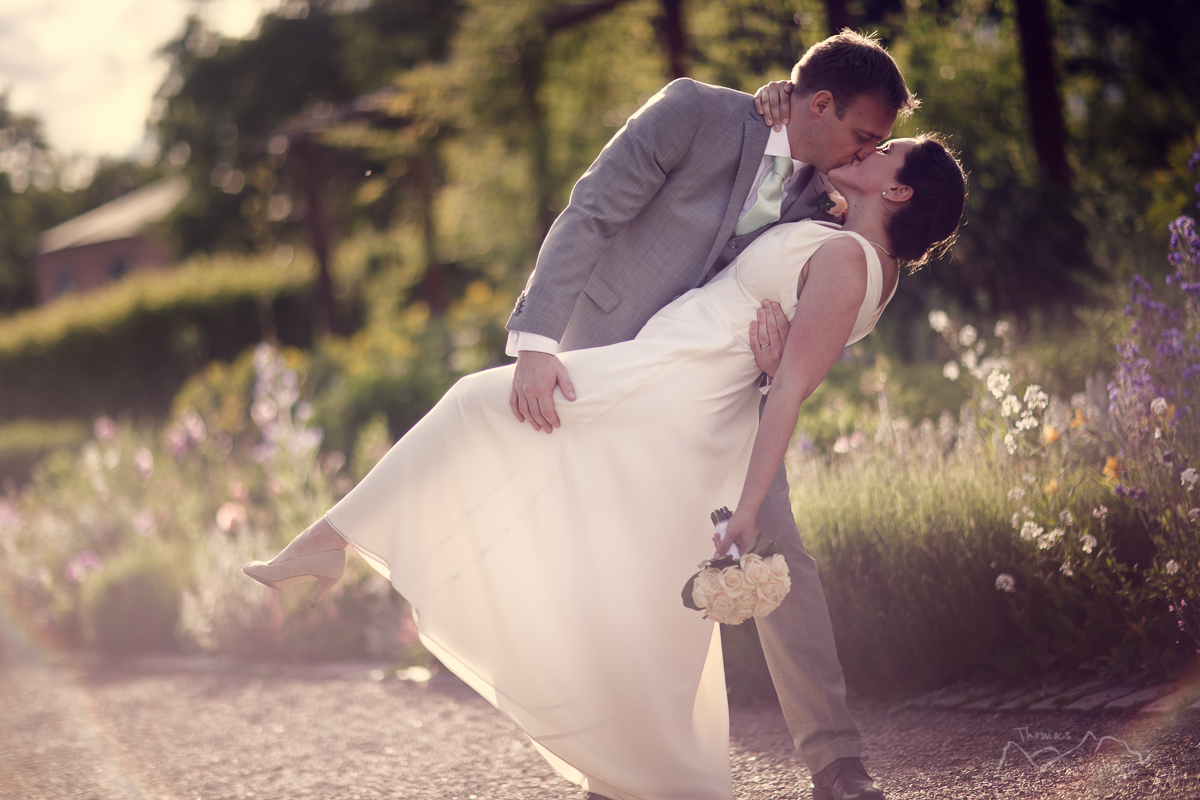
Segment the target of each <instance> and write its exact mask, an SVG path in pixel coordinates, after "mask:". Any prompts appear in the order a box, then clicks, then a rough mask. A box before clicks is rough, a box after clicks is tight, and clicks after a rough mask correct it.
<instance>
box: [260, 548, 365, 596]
mask: <svg viewBox="0 0 1200 800" xmlns="http://www.w3.org/2000/svg"><path fill="white" fill-rule="evenodd" d="M345 569H346V551H345V550H326V551H325V552H323V553H310V554H308V555H304V556H297V557H296V558H290V559H288V560H287V561H284V562H282V563H280V564H276V563H275V562H274V561H271V562H270V563H267V562H265V561H251V562H250V563H249V564H247V565H246V566H244V567H242V572H244V573H246V574H247V575H249V576H250V577H251V578H254V580H256V581H258V582H259V583H262V584H266V585H267V586H270V587H271V588H272V589H279V590H280V591H282V590H283V589H286V588H288V587H289V586H292V585H293V584H297V583H300V582H302V581H307V580H313V579H315V580H316V581H317V592H316V594H314V595H313V600H312V605H311V606H309V607H310V608H312V607H315V606H316V605H317V603H319V602H321V598H322V597H324V596H325V593H326V592H328V591H329V590H330V588H331V587H332V586H333V585H334V584H335V583H337V582H338V581H339V580H340V579H341V577H342V572H343V571H345Z"/></svg>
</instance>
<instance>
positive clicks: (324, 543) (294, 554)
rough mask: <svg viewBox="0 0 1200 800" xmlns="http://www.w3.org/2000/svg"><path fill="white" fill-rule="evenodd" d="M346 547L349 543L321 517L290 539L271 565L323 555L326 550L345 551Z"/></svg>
mask: <svg viewBox="0 0 1200 800" xmlns="http://www.w3.org/2000/svg"><path fill="white" fill-rule="evenodd" d="M348 545H349V543H348V542H347V541H346V540H345V539H343V538H342V536H341V534H339V533H338V532H337V531H336V530H334V527H333V526H332V525H330V524H329V520H327V519H325V517H321V518H320V519H319V520H317V521H316V522H314V523H313V524H312V525H309V526H308V527H307V528H305V529H304V531H303V532H302V533H301V534H300V535H299V536H297V537H296V538H295V539H292V541H291V542H290V543H289V544H288V546H287V547H285V548H283V550H281V551H279V555H277V556H275V558H274V559H272V561H271V563H272V564H280V563H283V562H284V561H288V560H290V559H293V558H298V557H299V556H307V555H311V554H313V553H324V552H326V551H328V550H345V549H346V547H347V546H348Z"/></svg>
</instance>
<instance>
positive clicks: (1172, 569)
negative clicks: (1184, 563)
mask: <svg viewBox="0 0 1200 800" xmlns="http://www.w3.org/2000/svg"><path fill="white" fill-rule="evenodd" d="M1163 569H1165V570H1166V571H1167V574H1168V575H1174V574H1175V573H1176V572H1179V564H1178V563H1177V562H1176V561H1175V559H1171V560H1170V561H1168V562H1167V563H1166V564H1164V565H1163Z"/></svg>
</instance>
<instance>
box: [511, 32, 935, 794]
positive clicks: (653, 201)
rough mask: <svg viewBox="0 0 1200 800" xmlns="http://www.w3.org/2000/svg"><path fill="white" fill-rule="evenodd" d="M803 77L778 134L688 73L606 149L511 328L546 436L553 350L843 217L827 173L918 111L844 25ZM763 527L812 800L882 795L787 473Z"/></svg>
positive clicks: (630, 331) (784, 686) (783, 664)
mask: <svg viewBox="0 0 1200 800" xmlns="http://www.w3.org/2000/svg"><path fill="white" fill-rule="evenodd" d="M792 82H793V84H795V89H794V90H793V91H792V93H791V95H790V98H789V100H788V112H789V116H790V122H789V124H788V125H787V126H785V127H783V128H782V129H780V130H775V131H772V130H771V128H770V127H768V126H767V125H766V124H764V120H763V116H762V115H761V114H759V113H758V112H757V111H756V110H755V106H754V101H753V98H751V97H750V96H749V95H747V94H744V93H742V92H737V91H733V90H731V89H725V88H721V87H717V86H709V85H705V84H702V83H697V82H695V81H692V80H689V79H680V80H676V81H673V82H672V83H670V84H668V85H667V86H666V87H665V88H664V89H663V90H662V91H660V92H659V93H658V94H657V95H655V96H654V97H653V98H651V99H650V100H649V101H648V102H647V103H646V104H645V105H644V106H643V107H642V108H641V109H639V110H638V112H637V113H635V114H634V115H633V116H632V117H630V118H629V120H628V122H627V123H626V124H625V127H623V128H622V129H621V130H620V131H618V132H617V134H616V135H615V136H614V137H613V139H612V140H611V141H610V142H609V143H608V144H607V145H606V146H605V148H604V149H603V150H602V151H601V153H600V155H599V156H598V157H597V158H596V161H595V162H594V163H593V164H592V166H591V167H590V168H589V169H588V170H587V172H586V173H584V175H583V177H581V178H580V179H579V182H578V183H576V185H575V188H574V190H573V191H572V193H571V200H570V204H569V205H568V206H567V208H566V209H565V210H564V211H563V212H562V214H561V215H560V216H559V217H558V219H557V220H556V221H555V222H554V225H553V226H552V227H551V229H550V232H549V233H548V235H547V236H546V240H545V242H544V243H543V245H542V248H541V251H540V253H539V255H538V259H537V265H536V267H535V269H534V272H533V274H532V275H531V276H530V278H529V282H528V284H527V285H526V287H525V291H524V292H522V294H521V296H520V298H519V299H518V300H517V304H516V307H515V309H514V310H513V313H512V316H511V318H510V319H509V321H508V326H507V327H508V330H509V331H510V339H509V353H510V355H517V357H518V358H517V366H516V373H515V376H514V379H513V392H512V407H513V412H514V414H516V415H517V417H518V418H519V419H521V420H522V421H523V422H524V421H528V422H530V424H532V425H533V427H534V428H537V429H538V430H544V431H546V432H547V433H550V432H552V431H553V429H554V427H557V424H558V418H557V416H556V414H555V413H554V399H553V390H554V388H555V387H556V386H557V387H558V388H559V389H560V391H561V392H562V395H563V397H564V398H565V399H566V400H567V401H568V402H569V401H571V400H574V396H575V395H574V389H573V387H572V386H571V383H570V376H569V375H568V374H567V371H566V369H565V367H563V365H562V362H561V361H559V360H558V358H557V357H556V355H555V354H556V353H557V352H559V351H566V350H574V349H579V348H586V347H598V346H601V345H605V344H610V343H613V342H619V341H625V340H629V339H632V338H634V336H636V335H637V333H638V331H639V330H640V329H641V328H642V326H643V325H644V324H645V323H646V321H647V320H648V319H649V318H650V317H651V316H652V315H653V314H654V313H655V312H657V311H658V310H659V309H661V308H662V307H663V306H665V305H667V304H668V303H670V302H671V301H672V300H673V299H674V298H676V297H678V296H679V295H681V294H683V293H684V292H686V291H688V290H690V289H692V288H694V287H696V286H700V285H702V284H704V283H705V282H706V281H707V280H709V279H710V278H711V277H712V276H713V275H715V274H716V273H717V272H719V271H720V270H721V269H722V268H723V267H724V266H725V265H727V264H728V263H729V262H730V261H731V260H732V259H733V258H735V257H736V256H737V255H738V254H739V253H740V252H741V251H742V250H744V249H745V248H746V247H747V246H748V245H749V244H750V243H751V242H752V241H754V239H756V238H757V237H758V236H759V235H761V234H762V233H763V231H765V230H767V229H768V228H769V227H771V225H772V224H777V223H778V222H794V221H797V220H801V219H808V218H813V219H824V220H830V219H832V218H831V217H829V216H828V215H826V214H824V213H823V212H821V211H820V209H819V208H818V205H817V197H818V196H819V195H820V194H821V193H822V192H825V191H827V190H829V189H831V188H832V187H831V186H830V185H829V184H828V182H827V181H826V180H825V178H824V176H823V174H822V173H824V172H825V171H827V170H829V169H832V168H833V167H836V166H840V165H841V164H845V163H849V162H850V161H852V160H855V159H857V158H862V157H863V156H865V155H866V154H868V153H869V152H871V151H872V150H873V149H874V148H875V147H876V146H877V145H878V144H879V142H880V140H881V139H883V138H885V137H886V136H887V135H888V134H889V133H890V131H891V127H892V124H893V123H894V121H895V119H896V116H897V113H898V112H901V113H907V112H908V111H909V110H911V109H912V108H914V107H915V105H916V101H915V100H914V99H913V97H912V95H911V94H910V93H909V91H908V88H907V87H906V86H905V84H904V79H903V77H902V76H901V75H900V71H899V69H898V68H897V67H896V64H895V62H894V61H893V60H892V58H891V56H890V55H888V54H887V52H886V51H884V50H883V49H882V48H881V47H879V45H878V44H876V43H875V42H874V41H873V40H870V39H867V38H864V37H861V36H858V35H857V34H852V33H849V32H848V31H847V32H843V33H842V34H839V35H838V36H834V37H831V38H830V39H827V40H825V41H824V42H821V43H819V44H817V45H814V46H813V47H812V48H810V49H809V51H808V52H807V53H806V54H805V55H804V57H803V58H802V59H801V60H800V62H799V63H798V64H797V65H796V67H795V69H794V70H793V73H792ZM789 160H790V163H789ZM773 171H775V172H777V173H779V174H782V175H784V181H783V186H782V188H783V197H782V199H781V200H778V199H777V200H776V201H775V205H774V211H768V212H767V219H765V220H763V212H762V211H761V209H755V210H754V215H753V216H752V217H751V220H750V222H755V223H756V224H757V223H759V222H761V227H757V228H756V229H754V230H746V228H747V227H750V222H747V223H743V224H742V225H740V226H739V225H738V223H739V220H740V219H742V218H743V217H746V216H747V213H748V212H750V211H751V209H752V208H754V207H755V206H756V204H757V205H759V206H761V205H762V203H761V201H760V199H759V198H760V195H762V196H766V195H769V194H771V191H770V190H769V189H767V188H764V187H766V186H768V183H767V182H768V181H770V180H771V179H772V178H771V174H772V172H773ZM775 180H776V181H778V177H776V178H775ZM777 186H778V184H777V183H776V187H777ZM777 195H778V189H777V188H776V190H775V196H776V197H777ZM771 217H775V218H777V222H772V221H771V219H770V218H771ZM761 338H764V335H763V334H760V339H761ZM756 355H758V356H760V358H759V363H760V365H766V364H772V363H773V364H777V363H778V360H777V359H776V360H775V361H773V362H772V361H771V358H770V354H769V351H759V350H757V349H756ZM772 371H773V370H772ZM758 527H759V529H760V530H761V531H762V532H763V533H764V534H765V535H766V536H767V537H768V538H770V539H775V540H776V541H777V542H778V544H779V546H780V548H781V550H782V551H783V553H784V555H785V556H786V558H787V561H788V564H789V566H790V568H791V575H792V589H791V591H790V592H789V593H788V595H787V597H786V598H785V600H784V602H783V604H782V605H781V606H780V607H779V608H778V609H777V610H776V611H774V612H773V613H772V614H770V615H769V616H766V617H763V618H762V619H760V620H758V629H759V633H760V636H761V639H762V644H763V651H764V653H765V655H766V658H767V664H768V666H769V667H770V670H771V676H772V679H773V681H774V683H775V687H776V690H777V693H778V695H779V700H780V704H781V705H782V707H783V711H784V715H785V718H786V720H787V723H788V727H789V730H790V731H791V734H792V737H793V741H794V743H795V746H796V750H797V752H798V753H799V754H800V756H801V758H803V759H804V761H805V763H806V764H807V765H808V768H809V770H810V772H811V773H812V775H813V784H814V788H813V797H814V798H815V799H816V800H832V799H833V798H837V799H838V800H844V799H846V798H861V799H863V800H865V799H867V798H882V797H883V795H882V793H881V792H879V790H878V789H876V788H875V787H874V785H873V783H872V781H871V779H870V777H869V776H867V773H866V772H865V770H864V769H863V767H862V764H861V761H860V760H859V757H860V755H861V752H862V741H861V736H860V734H859V731H858V728H857V727H856V725H855V724H854V720H853V719H852V718H851V716H850V712H849V710H848V709H847V707H846V699H845V682H844V679H843V677H842V670H841V664H840V663H839V661H838V657H837V651H836V647H835V644H834V639H833V630H832V627H831V625H830V621H829V612H828V609H827V608H826V604H825V597H824V594H823V592H822V590H821V583H820V579H819V577H818V575H817V566H816V562H815V561H813V559H812V557H811V556H809V555H808V554H807V553H806V552H805V551H804V545H803V544H802V543H801V541H800V533H799V530H798V529H797V527H796V522H795V518H794V516H793V514H792V510H791V503H790V501H789V500H788V486H787V477H786V475H785V474H784V471H783V469H782V467H781V468H780V471H779V473H778V474H777V475H776V477H775V480H774V483H773V484H772V487H771V492H770V494H769V495H768V499H767V501H766V502H765V503H764V505H763V509H762V512H761V514H760V516H759V519H758Z"/></svg>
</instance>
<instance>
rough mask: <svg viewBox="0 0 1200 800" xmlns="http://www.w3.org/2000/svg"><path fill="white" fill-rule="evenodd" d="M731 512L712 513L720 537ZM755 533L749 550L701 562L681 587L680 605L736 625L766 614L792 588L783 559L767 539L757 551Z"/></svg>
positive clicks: (757, 538)
mask: <svg viewBox="0 0 1200 800" xmlns="http://www.w3.org/2000/svg"><path fill="white" fill-rule="evenodd" d="M732 516H733V513H732V512H731V511H730V510H729V509H728V508H725V507H722V508H718V509H717V510H716V511H714V512H712V521H713V527H715V528H716V530H717V533H718V534H720V535H721V536H722V537H723V536H724V533H725V530H724V529H725V527H726V526H727V525H728V523H729V519H730V517H732ZM760 538H761V534H760V535H757V536H755V539H754V543H753V544H752V545H751V546H750V549H749V550H748V551H747V552H746V553H744V554H741V555H740V556H739V555H738V553H737V551H736V550H734V549H732V548H731V550H730V554H728V555H724V556H721V557H719V558H710V559H708V560H707V561H704V562H701V564H700V571H699V572H697V573H696V574H695V575H693V576H692V577H691V578H689V579H688V581H687V583H686V584H684V587H683V604H684V605H685V606H686V607H688V608H691V609H694V610H696V611H703V612H705V618H707V619H711V620H715V621H717V622H722V623H725V624H726V625H740V624H742V623H743V622H745V621H746V620H747V619H749V618H750V617H765V616H766V615H767V614H770V613H771V612H772V611H774V610H775V609H776V608H778V607H779V604H780V603H781V602H783V598H784V597H785V596H786V595H787V593H788V590H790V589H791V588H792V579H791V577H790V575H789V573H788V565H787V560H786V559H785V558H784V557H783V554H782V553H780V552H779V549H778V547H776V545H775V542H773V541H771V542H768V543H767V544H766V546H765V547H763V548H762V549H761V550H758V542H759V539H760Z"/></svg>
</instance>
